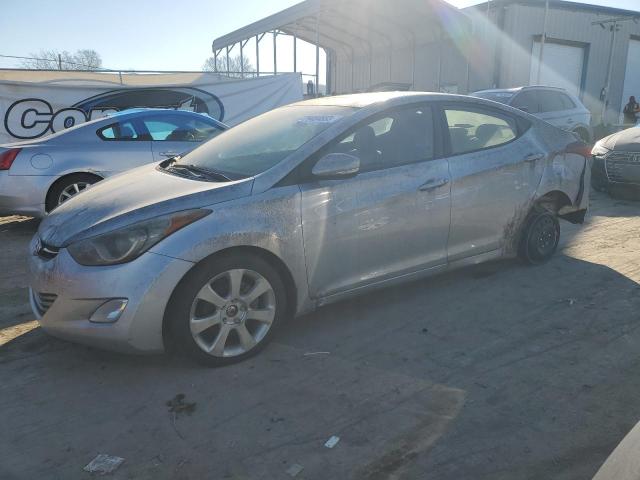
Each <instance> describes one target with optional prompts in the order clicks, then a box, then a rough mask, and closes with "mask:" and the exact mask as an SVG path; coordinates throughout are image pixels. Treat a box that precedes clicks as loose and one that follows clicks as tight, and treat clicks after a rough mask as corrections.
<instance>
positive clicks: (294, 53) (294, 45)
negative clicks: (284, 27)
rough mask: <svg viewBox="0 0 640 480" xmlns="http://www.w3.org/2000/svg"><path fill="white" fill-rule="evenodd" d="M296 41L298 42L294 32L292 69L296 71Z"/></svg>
mask: <svg viewBox="0 0 640 480" xmlns="http://www.w3.org/2000/svg"><path fill="white" fill-rule="evenodd" d="M297 43H298V37H297V36H296V34H295V33H294V34H293V71H294V72H297V71H298V52H297Z"/></svg>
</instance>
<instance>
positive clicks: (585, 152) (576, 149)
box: [566, 142, 591, 158]
mask: <svg viewBox="0 0 640 480" xmlns="http://www.w3.org/2000/svg"><path fill="white" fill-rule="evenodd" d="M566 153H575V154H576V155H582V156H583V157H584V158H590V157H591V147H590V146H589V145H587V144H586V143H584V142H574V143H572V144H570V145H568V146H567V149H566Z"/></svg>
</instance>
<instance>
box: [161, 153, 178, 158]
mask: <svg viewBox="0 0 640 480" xmlns="http://www.w3.org/2000/svg"><path fill="white" fill-rule="evenodd" d="M160 155H161V156H163V157H175V156H176V155H178V152H160Z"/></svg>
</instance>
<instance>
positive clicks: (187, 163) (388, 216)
mask: <svg viewBox="0 0 640 480" xmlns="http://www.w3.org/2000/svg"><path fill="white" fill-rule="evenodd" d="M590 171H591V169H590V155H589V151H588V149H587V147H586V146H585V145H584V144H582V143H580V142H576V138H575V137H574V136H573V135H572V134H571V133H567V132H564V131H562V130H559V129H557V128H555V127H553V126H551V125H549V124H548V123H545V122H544V121H541V120H539V119H536V118H535V117H533V116H531V115H529V114H527V113H524V112H521V111H518V110H515V109H513V108H511V107H508V106H501V105H498V104H496V103H494V102H488V101H486V100H482V99H477V98H471V97H464V96H457V95H444V94H431V93H408V92H395V93H393V92H385V93H371V94H358V95H348V96H338V97H327V98H320V99H315V100H309V101H305V102H301V103H296V104H293V105H289V106H285V107H281V108H278V109H276V110H273V111H271V112H268V113H265V114H263V115H260V116H258V117H256V118H253V119H251V120H248V121H247V122H245V123H243V124H241V125H239V126H237V127H235V128H233V129H231V130H228V131H226V132H224V133H222V134H220V135H219V136H217V137H216V138H214V139H213V140H211V141H209V142H207V143H206V144H204V145H202V146H201V147H199V148H197V149H195V150H194V151H192V152H191V153H189V154H187V155H186V156H184V157H182V158H172V159H168V160H166V161H163V162H161V163H157V164H153V165H148V166H143V167H140V168H137V169H135V170H132V171H130V172H128V173H125V174H121V175H119V176H116V177H114V178H112V179H110V180H108V181H105V182H101V183H99V184H97V185H96V186H94V187H93V188H91V189H89V190H87V191H85V192H83V193H81V194H80V195H78V196H77V197H74V198H72V199H70V200H69V201H67V202H65V203H64V204H63V205H61V206H60V207H59V208H57V209H56V210H54V211H53V213H52V214H51V215H50V216H48V217H47V218H45V220H44V221H43V222H42V224H41V225H40V228H39V230H38V233H37V234H36V236H35V237H34V239H33V241H32V243H31V250H32V254H31V256H30V262H29V264H30V284H31V290H30V295H31V304H32V307H33V310H34V312H35V313H36V315H37V316H38V318H39V319H40V324H41V326H42V328H43V329H44V330H46V331H48V332H50V333H51V334H52V335H55V336H58V337H60V338H64V339H69V340H73V341H78V342H82V343H86V344H90V345H95V346H98V347H105V348H110V349H116V350H120V351H127V352H160V351H163V350H165V349H166V348H167V347H168V346H170V345H178V346H179V347H180V348H181V349H183V350H184V351H186V352H188V353H190V354H191V355H193V356H194V357H195V358H196V359H198V360H200V361H202V362H204V363H206V364H210V365H221V364H227V363H232V362H236V361H239V360H242V359H244V358H246V357H248V356H250V355H253V354H255V353H256V352H258V351H259V350H260V349H261V348H262V347H264V346H265V344H266V343H267V342H268V341H269V340H270V339H271V338H272V337H273V335H274V333H275V332H276V330H277V329H278V327H279V326H280V325H281V324H282V323H283V321H284V319H285V318H286V317H289V316H296V315H300V314H302V313H305V312H309V311H311V310H313V309H315V308H317V307H319V306H321V305H324V304H327V303H330V302H334V301H336V300H339V299H342V298H345V297H348V296H351V295H355V294H359V293H362V292H365V291H369V290H371V289H374V288H379V287H382V286H386V285H390V284H393V283H397V282H402V281H407V280H411V279H416V278H420V277H425V276H428V275H433V274H435V273H438V272H443V271H445V270H448V269H452V268H456V267H460V266H464V265H468V264H476V263H480V262H484V261H487V260H492V259H496V258H499V257H503V256H515V255H519V256H520V257H522V258H523V259H524V260H525V261H526V262H528V263H534V264H535V263H540V262H544V261H546V260H547V259H549V257H551V256H552V255H553V253H554V252H555V250H556V247H557V245H558V239H559V235H560V227H559V223H558V218H559V217H563V218H566V219H568V220H570V221H572V222H581V221H582V220H583V219H584V214H585V211H586V209H587V205H588V198H589V195H588V193H589V192H588V188H589V183H590V178H589V176H590Z"/></svg>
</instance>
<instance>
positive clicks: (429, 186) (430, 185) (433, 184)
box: [418, 178, 449, 192]
mask: <svg viewBox="0 0 640 480" xmlns="http://www.w3.org/2000/svg"><path fill="white" fill-rule="evenodd" d="M447 183H449V179H448V178H432V179H431V180H427V181H426V182H425V183H423V184H422V185H420V186H419V187H418V190H420V191H421V192H427V191H429V190H433V189H434V188H438V187H443V186H444V185H446V184H447Z"/></svg>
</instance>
